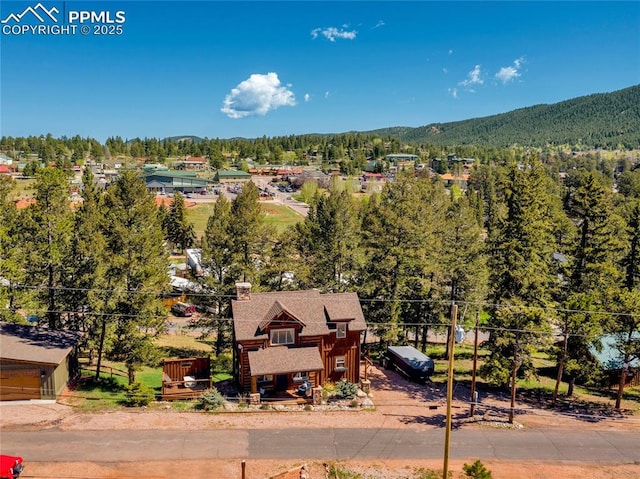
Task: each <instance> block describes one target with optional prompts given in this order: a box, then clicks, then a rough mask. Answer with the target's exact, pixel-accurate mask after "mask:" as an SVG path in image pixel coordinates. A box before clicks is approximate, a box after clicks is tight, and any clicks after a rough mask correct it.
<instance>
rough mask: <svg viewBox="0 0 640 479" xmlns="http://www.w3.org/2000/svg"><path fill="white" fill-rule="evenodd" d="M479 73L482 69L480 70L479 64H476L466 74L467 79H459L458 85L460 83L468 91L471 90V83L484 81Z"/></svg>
mask: <svg viewBox="0 0 640 479" xmlns="http://www.w3.org/2000/svg"><path fill="white" fill-rule="evenodd" d="M481 75H482V71H481V70H480V65H476V66H475V67H474V68H473V70H471V71H470V72H469V73H468V74H467V79H466V80H463V81H461V82H460V83H459V85H462V86H463V87H465V88H466V89H467V90H469V91H473V90H472V89H470V88H469V87H472V86H473V85H482V84H483V83H484V80H483V79H482V77H481Z"/></svg>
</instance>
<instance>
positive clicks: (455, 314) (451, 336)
mask: <svg viewBox="0 0 640 479" xmlns="http://www.w3.org/2000/svg"><path fill="white" fill-rule="evenodd" d="M457 318H458V305H457V304H456V303H455V302H453V304H452V305H451V331H450V332H449V338H448V339H449V341H448V349H449V369H448V373H447V424H446V429H445V439H444V467H443V471H442V478H443V479H447V475H448V473H449V444H450V442H451V402H452V400H453V356H454V354H453V347H454V345H455V337H456V321H457Z"/></svg>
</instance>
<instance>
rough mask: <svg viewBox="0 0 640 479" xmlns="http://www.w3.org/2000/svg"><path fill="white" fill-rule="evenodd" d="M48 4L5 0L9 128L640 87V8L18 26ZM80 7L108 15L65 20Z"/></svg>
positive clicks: (329, 110)
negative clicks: (63, 29)
mask: <svg viewBox="0 0 640 479" xmlns="http://www.w3.org/2000/svg"><path fill="white" fill-rule="evenodd" d="M37 4H38V0H34V1H32V2H6V1H4V0H3V1H2V2H1V4H0V17H1V18H0V20H3V21H5V23H3V24H2V25H1V26H2V28H3V30H2V34H0V42H1V44H0V55H1V56H0V58H1V62H0V68H1V70H0V80H1V83H0V134H1V135H11V136H27V135H40V134H46V133H51V134H53V135H54V136H56V137H57V136H62V135H66V136H72V135H76V134H78V135H81V136H83V137H85V136H89V137H94V138H97V139H99V140H100V141H104V140H105V139H106V138H107V137H109V136H116V135H119V136H121V137H123V138H129V139H130V138H135V137H156V138H163V137H166V136H173V135H198V136H202V137H209V138H216V137H217V138H231V137H236V136H238V137H247V138H253V137H260V136H263V135H267V136H279V135H291V134H304V133H334V132H335V133H337V132H346V131H352V130H358V131H364V130H370V129H375V128H383V127H388V126H412V127H416V126H423V125H427V124H429V123H435V122H450V121H457V120H464V119H468V118H477V117H483V116H488V115H492V114H497V113H503V112H506V111H511V110H513V109H516V108H521V107H526V106H531V105H535V104H540V103H555V102H558V101H563V100H567V99H570V98H575V97H578V96H582V95H588V94H592V93H601V92H609V91H614V90H618V89H622V88H626V87H629V86H632V85H636V84H638V83H640V2H637V1H628V2H577V1H572V2H504V1H503V2H481V1H476V2H457V1H453V2H427V1H425V2H420V1H411V2H382V1H375V2H367V1H357V2H338V1H332V2H293V1H285V2H270V1H260V2H210V1H195V2H187V1H181V2H175V1H137V2H126V1H109V2H100V1H94V0H91V1H89V0H86V1H77V2H72V1H67V2H62V1H46V0H41V6H42V7H44V8H45V9H46V10H47V11H49V12H53V8H55V9H56V10H57V12H58V13H54V14H52V15H53V16H54V17H55V18H56V19H57V20H58V22H57V24H58V25H62V24H64V25H67V26H72V25H74V26H75V27H76V28H77V30H76V33H75V34H64V35H52V34H46V35H44V34H39V35H34V34H32V33H30V32H26V33H16V32H20V31H21V30H19V28H21V27H22V26H24V25H32V26H36V27H37V26H38V25H45V26H51V25H53V22H52V21H51V20H48V19H46V18H45V19H44V22H40V21H39V20H37V19H36V18H35V17H34V16H33V15H31V13H30V12H27V13H26V14H25V15H24V16H23V17H22V18H20V19H16V17H15V15H18V14H21V13H23V12H25V10H26V9H27V8H28V7H32V8H34V9H35V7H36V6H37ZM80 11H85V12H90V11H91V12H96V13H98V12H108V17H104V16H102V17H100V18H98V19H95V18H94V19H93V20H94V22H93V23H90V20H89V21H87V22H84V23H82V24H81V23H78V22H77V20H74V21H73V22H71V23H70V20H69V15H70V13H71V12H80ZM117 12H124V13H123V14H122V16H121V18H120V19H121V20H122V19H124V22H123V23H110V22H112V21H115V20H114V19H116V18H117V17H116V14H117ZM11 14H14V17H11ZM83 26H86V27H89V28H90V30H89V34H86V35H83V34H81V33H80V28H81V27H83ZM118 26H120V27H122V33H120V34H112V35H109V34H107V35H97V34H95V33H96V30H95V29H97V31H100V30H101V29H103V30H106V31H108V30H109V29H111V30H112V33H115V28H116V27H118Z"/></svg>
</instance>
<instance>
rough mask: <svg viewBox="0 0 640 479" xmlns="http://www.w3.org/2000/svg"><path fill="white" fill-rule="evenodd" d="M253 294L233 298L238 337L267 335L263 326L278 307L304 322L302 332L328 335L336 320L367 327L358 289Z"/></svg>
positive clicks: (297, 321) (358, 328) (294, 321)
mask: <svg viewBox="0 0 640 479" xmlns="http://www.w3.org/2000/svg"><path fill="white" fill-rule="evenodd" d="M250 298H251V299H249V300H233V301H232V302H231V308H232V311H233V327H234V332H235V337H236V341H246V340H251V339H266V338H267V337H268V336H267V332H266V331H265V330H264V329H263V327H265V326H266V324H268V322H270V321H271V320H272V318H275V316H276V315H277V314H279V313H278V311H280V312H286V314H287V315H288V316H289V317H290V318H291V319H290V320H291V322H292V325H293V324H296V325H302V328H301V331H300V335H301V336H324V335H328V334H329V333H330V332H331V330H330V329H329V325H330V324H331V323H332V322H335V321H348V322H349V330H350V331H364V330H365V329H366V328H367V325H366V323H365V320H364V315H363V314H362V308H361V307H360V300H359V299H358V295H357V294H356V293H326V294H321V293H320V292H319V291H316V290H307V291H281V292H273V293H252V294H251V295H250ZM276 303H279V305H278V304H276ZM281 317H282V316H281ZM270 318H271V319H270Z"/></svg>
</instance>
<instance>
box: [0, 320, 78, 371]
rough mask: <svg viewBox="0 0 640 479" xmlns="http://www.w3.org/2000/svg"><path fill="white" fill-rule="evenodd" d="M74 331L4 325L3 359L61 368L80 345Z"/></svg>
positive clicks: (0, 327) (1, 332)
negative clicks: (62, 363)
mask: <svg viewBox="0 0 640 479" xmlns="http://www.w3.org/2000/svg"><path fill="white" fill-rule="evenodd" d="M79 338H80V334H79V333H76V332H73V331H60V330H55V329H47V328H39V327H35V326H23V325H19V324H11V323H0V358H1V359H8V360H12V361H23V362H29V363H38V364H53V365H58V364H60V363H61V362H62V361H63V360H64V359H65V358H66V357H67V355H68V354H69V352H71V350H72V349H73V347H74V346H75V345H76V344H77V343H78V339H79Z"/></svg>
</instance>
